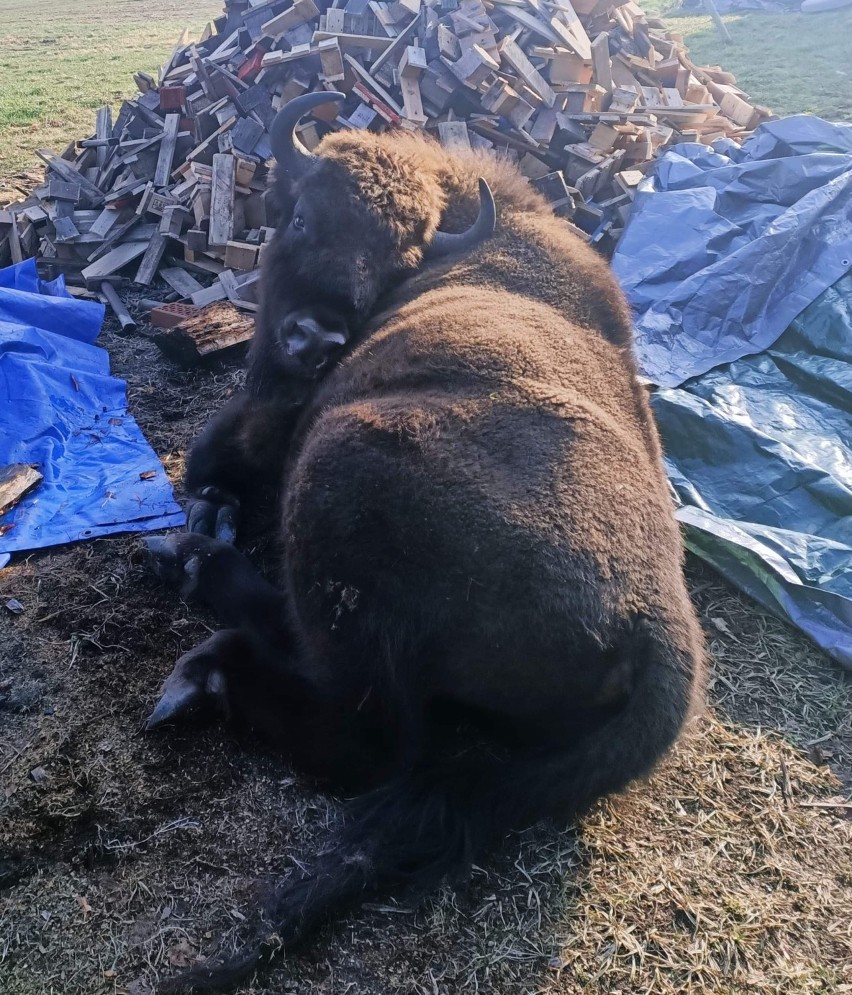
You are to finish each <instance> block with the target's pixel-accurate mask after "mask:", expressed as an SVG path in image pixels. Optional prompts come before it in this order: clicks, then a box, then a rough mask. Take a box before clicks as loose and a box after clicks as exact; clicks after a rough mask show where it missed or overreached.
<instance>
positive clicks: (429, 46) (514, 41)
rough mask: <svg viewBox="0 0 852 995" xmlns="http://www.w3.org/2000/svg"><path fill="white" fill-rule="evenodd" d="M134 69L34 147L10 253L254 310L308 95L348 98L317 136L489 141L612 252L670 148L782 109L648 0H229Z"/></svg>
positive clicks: (10, 227)
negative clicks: (295, 105) (703, 51)
mask: <svg viewBox="0 0 852 995" xmlns="http://www.w3.org/2000/svg"><path fill="white" fill-rule="evenodd" d="M134 78H135V81H136V84H137V87H138V90H139V93H138V95H137V96H136V97H135V99H133V100H128V101H126V102H125V103H124V104H123V105H122V107H121V110H120V112H119V113H118V115H117V116H116V117H115V119H114V120H113V117H112V114H111V111H110V108H108V107H104V108H102V109H101V110H100V111H99V112H98V114H97V123H96V130H95V134H94V136H93V137H91V138H89V139H87V140H85V141H80V142H77V143H74V144H72V145H71V146H69V147H68V149H66V150H65V152H64V153H63V154H62V155H56V154H54V153H52V152H50V151H48V150H39V151H38V153H37V154H38V156H39V157H40V159H41V160H42V161H43V162H44V164H45V166H46V167H47V169H46V177H45V182H44V184H43V185H42V186H39V187H38V188H37V189H35V190H34V191H33V192H32V195H31V196H30V197H28V199H27V200H25V201H24V202H22V203H18V204H14V205H8V206H7V207H6V208H5V209H3V210H0V265H2V264H5V263H7V262H9V261H11V262H16V261H19V260H20V259H22V258H24V257H26V256H28V255H34V254H38V255H39V256H40V257H41V258H42V259H43V261H44V262H45V263H46V264H48V265H49V267H50V268H51V269H52V270H53V271H54V272H57V273H59V272H61V273H64V274H65V276H66V278H67V279H68V280H69V282H71V283H83V284H86V285H87V286H90V287H91V286H92V285H95V286H96V287H100V286H101V285H102V284H103V281H105V280H107V281H108V280H110V279H114V278H116V276H117V275H121V274H124V275H127V276H129V277H131V278H132V279H133V280H134V282H135V283H137V284H141V285H142V286H149V285H151V284H152V282H153V281H154V279H155V277H157V276H159V277H160V278H162V279H163V280H164V281H165V282H166V284H168V285H169V287H171V288H172V290H173V292H174V297H175V299H180V300H183V301H190V302H191V303H192V304H193V305H195V306H204V305H209V304H210V303H211V302H214V301H229V302H231V303H232V304H234V305H236V306H237V307H238V308H240V309H242V310H246V311H251V310H253V309H255V308H256V299H255V291H256V286H255V284H256V280H257V268H258V266H259V263H260V260H261V258H262V256H263V253H264V250H265V247H266V246H267V244H268V242H269V239H270V236H271V234H272V230H273V229H272V227H271V223H272V222H273V220H274V219H273V218H272V217H271V216H270V214H269V213H268V211H267V203H266V196H265V191H266V181H267V162H268V160H269V158H270V146H269V126H270V123H271V121H272V119H273V117H274V115H275V112H276V111H277V109H278V108H279V107H281V106H282V105H283V104H284V103H286V102H287V101H289V100H290V99H292V98H293V97H295V96H297V95H299V94H303V93H305V92H308V91H311V90H321V89H329V90H338V91H343V92H345V93H346V94H347V95H348V98H349V99H348V100H347V102H346V103H345V104H344V105H343V106H342V107H341V106H339V105H336V104H331V103H330V104H328V105H325V106H322V107H320V108H318V109H317V110H316V111H315V112H314V115H313V118H309V119H307V120H306V121H304V122H303V123H302V125H301V128H300V137H301V139H302V142H303V143H304V144H305V145H307V146H308V147H309V148H312V147H314V146H316V144H317V143H318V142H319V141H320V139H321V138H322V136H323V135H324V134H325V133H326V132H328V131H329V130H330V129H339V128H359V129H360V128H369V129H373V130H382V129H385V128H394V127H402V128H409V129H416V128H424V129H426V130H427V131H428V132H430V133H432V134H433V135H435V137H436V138H437V139H438V140H439V141H441V142H442V143H443V144H444V145H445V146H447V147H448V148H454V149H455V148H468V147H471V146H472V147H477V148H479V147H482V148H491V149H494V150H496V151H497V152H499V153H501V154H505V155H508V156H510V157H512V158H514V159H516V160H517V161H518V162H519V164H520V168H521V170H522V171H523V172H524V173H525V174H526V175H527V176H528V177H529V178H530V180H531V181H532V182H533V183H534V184H535V185H536V186H537V187H538V188H539V190H541V192H542V193H543V194H544V195H545V196H546V197H547V198H548V200H549V201H550V202H551V203H552V204H553V207H554V210H555V211H557V212H558V213H559V214H560V215H563V216H564V217H566V218H570V219H571V220H572V221H573V222H574V224H575V225H577V226H578V227H579V228H581V229H582V230H583V231H585V232H586V233H587V234H588V235H589V237H590V238H591V239H592V241H594V242H596V243H597V244H598V245H599V246H600V248H601V249H602V251H608V250H611V249H612V248H613V247H614V245H615V243H616V241H617V239H618V236H619V234H620V232H621V230H622V228H623V226H624V222H625V219H626V218H627V215H628V213H629V210H630V204H631V200H632V198H633V194H634V191H635V188H636V185H637V184H638V182H639V180H640V179H641V178H642V175H643V173H644V171H645V170H646V169H647V167H648V165H649V164H650V163H651V162H652V161H653V158H654V156H655V155H656V154H657V153H658V151H659V150H660V149H661V148H663V147H665V146H667V145H670V144H672V143H675V142H681V141H699V142H704V143H707V144H709V143H711V142H712V141H714V140H716V139H718V138H723V137H728V138H733V139H735V140H740V139H742V138H743V137H745V136H746V135H748V134H749V133H750V131H751V130H753V129H754V128H755V127H756V126H757V124H758V123H759V121H760V120H761V119H762V118H764V117H765V116H767V115H768V112H767V111H766V110H764V109H763V108H760V107H755V106H753V105H752V104H751V103H750V102H749V100H748V98H747V96H746V94H744V93H743V92H742V91H741V90H739V89H738V88H737V87H736V86H735V81H734V78H733V77H732V76H731V75H730V74H728V73H725V72H723V71H722V70H720V69H718V68H699V67H697V66H695V65H694V64H693V63H692V62H691V60H690V58H689V55H688V53H687V51H686V49H685V47H684V45H683V43H682V41H681V39H680V37H679V36H678V35H677V34H674V33H672V32H670V31H667V30H665V28H664V26H663V24H662V22H660V21H657V20H655V19H653V18H646V17H645V16H644V14H643V13H642V10H641V9H640V8H639V7H638V6H637V4H636V3H635V2H634V0H346V2H345V3H344V0H335V4H334V6H331V7H328V8H327V9H323V5H322V3H321V0H227V3H226V6H225V12H224V14H223V16H222V17H220V18H218V19H217V20H216V21H215V23H212V24H210V25H208V27H207V28H206V30H205V31H204V34H203V35H202V37H201V39H200V40H199V41H198V42H195V43H189V40H188V39H186V38H183V39H181V42H180V43H179V44H178V46H177V47H176V49H175V50H174V52H173V53H172V56H171V58H170V59H169V60H168V62H167V64H166V65H165V66H163V67H162V69H161V71H160V74H159V80H155V79H153V78H152V77H150V76H148V75H146V74H145V73H137V75H136V76H135V77H134ZM4 256H5V257H6V258H4ZM211 279H212V281H213V282H212V285H209V284H210V281H211Z"/></svg>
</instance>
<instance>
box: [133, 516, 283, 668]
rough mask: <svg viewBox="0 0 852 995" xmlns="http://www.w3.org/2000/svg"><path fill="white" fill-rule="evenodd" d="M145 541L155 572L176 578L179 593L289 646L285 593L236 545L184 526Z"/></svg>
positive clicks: (230, 623) (231, 624) (272, 642)
mask: <svg viewBox="0 0 852 995" xmlns="http://www.w3.org/2000/svg"><path fill="white" fill-rule="evenodd" d="M145 543H146V545H147V547H148V552H149V553H150V555H151V558H152V560H153V562H154V568H155V569H156V571H157V573H158V574H159V575H160V576H161V577H162V578H163V579H164V580H167V581H169V582H170V583H173V584H176V585H177V586H178V587H179V588H180V592H181V594H182V595H183V597H187V598H188V597H197V598H199V599H200V600H202V601H204V602H205V603H206V604H207V605H209V606H210V607H211V608H212V609H213V611H215V612H216V614H217V615H218V616H219V618H220V619H221V621H222V622H223V623H224V624H225V625H226V626H227V627H228V628H229V629H230V628H233V629H243V630H245V631H246V632H249V633H251V634H252V635H253V636H254V637H255V638H256V639H259V640H261V641H262V642H266V643H268V644H269V646H270V649H272V648H274V649H276V650H281V651H283V650H286V649H287V648H288V647H289V642H290V640H289V636H288V632H287V626H286V619H285V600H284V595H283V594H282V593H281V592H280V591H278V590H276V588H274V587H273V586H272V584H270V583H269V581H268V580H266V579H265V578H264V577H262V576H261V575H260V574H259V573H258V572H257V570H256V569H255V568H254V567H253V566H252V564H251V563H250V562H249V561H248V560H247V559H246V557H245V556H243V554H242V553H241V552H240V551H239V550H237V549H235V548H234V547H233V546H231V545H229V544H228V543H225V542H219V541H218V540H216V539H210V538H209V537H208V536H203V535H196V534H193V533H188V532H183V533H173V534H171V535H168V536H154V537H152V538H150V539H147V540H145Z"/></svg>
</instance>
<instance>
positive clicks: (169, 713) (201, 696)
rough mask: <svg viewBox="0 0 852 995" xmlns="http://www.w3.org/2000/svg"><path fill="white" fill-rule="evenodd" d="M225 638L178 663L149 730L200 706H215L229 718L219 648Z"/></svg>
mask: <svg viewBox="0 0 852 995" xmlns="http://www.w3.org/2000/svg"><path fill="white" fill-rule="evenodd" d="M226 635H227V633H217V634H216V636H214V637H213V638H212V639H208V640H207V641H206V642H204V643H202V644H201V645H200V646H196V648H195V649H194V650H191V651H190V652H189V653H186V654H184V656H182V657H181V658H180V659H179V660H178V662H177V663H176V664H175V669H174V670H173V671H172V672H171V674H170V675H169V676H168V677H167V678H166V681H165V683H164V684H163V688H162V691H161V693H160V700H159V701H158V702H157V705H156V707H155V708H154V711H153V712H151V714H150V716H149V717H148V721H147V722H146V723H145V729H146V730H150V729H155V728H156V727H157V726H159V725H162V724H163V723H164V722H170V721H172V720H173V719H176V718H180V717H181V716H183V715H185V714H186V713H187V712H189V711H192V710H193V709H195V708H197V707H199V706H212V707H213V708H214V709H215V710H216V711H217V712H219V713H221V714H224V715H225V717H227V716H228V699H227V685H226V680H225V673H224V670H223V669H222V666H221V665H222V662H223V656H222V653H223V648H222V647H220V646H219V641H220V637H222V636H226Z"/></svg>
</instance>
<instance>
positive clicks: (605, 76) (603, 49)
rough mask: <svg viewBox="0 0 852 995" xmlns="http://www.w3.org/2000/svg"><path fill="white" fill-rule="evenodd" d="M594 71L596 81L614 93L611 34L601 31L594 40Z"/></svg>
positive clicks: (607, 90)
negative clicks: (610, 53)
mask: <svg viewBox="0 0 852 995" xmlns="http://www.w3.org/2000/svg"><path fill="white" fill-rule="evenodd" d="M592 72H593V74H594V79H595V83H597V85H598V86H602V87H603V88H604V90H606V92H607V93H612V63H611V62H610V59H609V35H608V34H607V33H606V31H601V33H600V34H599V35H598V36H597V37H596V38H595V40H594V41H593V42H592Z"/></svg>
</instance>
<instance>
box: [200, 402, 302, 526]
mask: <svg viewBox="0 0 852 995" xmlns="http://www.w3.org/2000/svg"><path fill="white" fill-rule="evenodd" d="M301 408H302V401H301V400H300V395H298V394H297V392H296V391H290V392H287V393H286V395H285V396H284V397H283V398H280V399H279V398H276V399H275V400H274V401H264V400H262V399H259V398H257V397H255V396H253V395H252V394H249V393H242V394H238V395H237V396H236V397H234V398H232V399H231V400H230V401H229V402H228V404H226V405H225V407H224V408H223V409H222V410H221V411H220V412H219V413H218V414H217V415H215V417H214V418H212V419H211V420H210V422H209V423H208V424H207V426H206V428H205V429H204V431H203V432H202V433H201V435H200V436H199V437H198V438H197V439H196V441H195V442H194V444H193V446H192V449H191V450H190V453H189V456H188V458H187V465H186V480H185V484H186V489H187V492H188V493H189V513H188V516H187V527H188V529H189V531H190V532H198V533H200V534H201V535H207V536H211V537H215V538H217V539H220V540H222V541H223V542H233V540H234V537H235V534H236V528H237V525H238V520H239V513H240V508H241V507H242V506H243V505H245V504H247V503H248V502H249V500H250V499H251V498H252V497H253V496H255V495H257V494H258V493H259V492H260V491H261V490H262V489H263V487H265V486H272V487H277V486H278V485H280V483H281V476H282V473H283V470H284V463H285V461H286V459H287V453H288V451H289V444H290V437H291V435H292V433H293V429H294V427H295V425H296V421H297V419H298V415H299V412H300V411H301Z"/></svg>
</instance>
